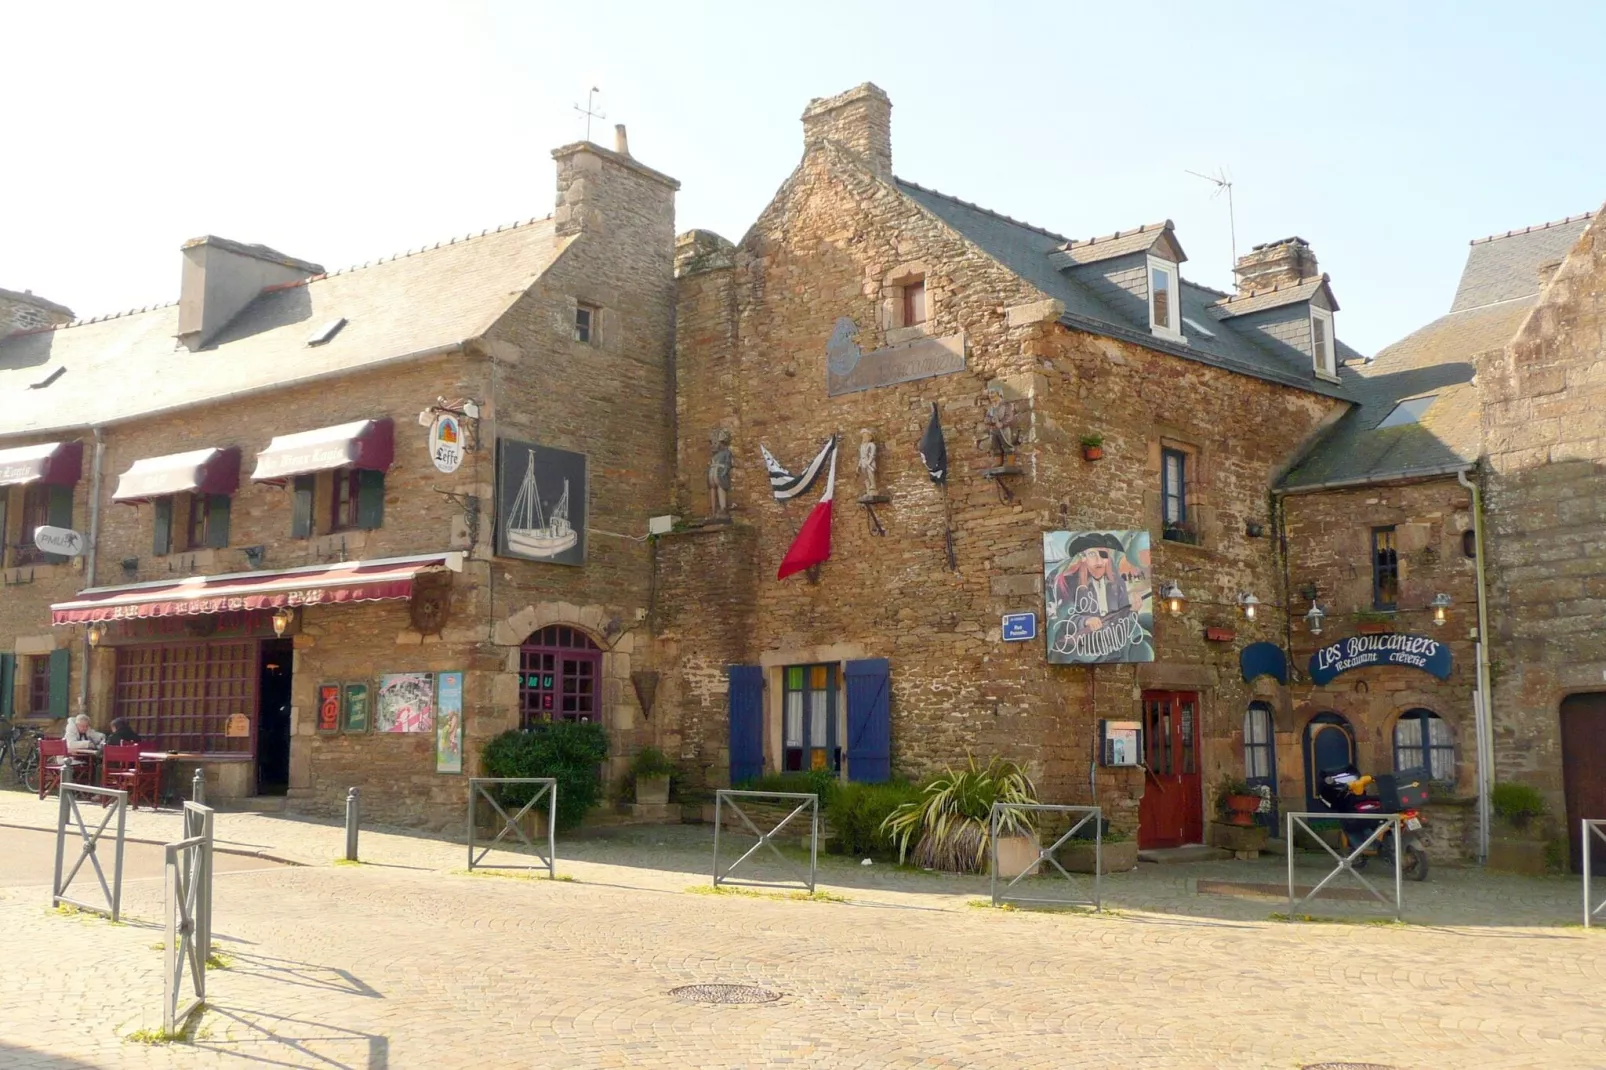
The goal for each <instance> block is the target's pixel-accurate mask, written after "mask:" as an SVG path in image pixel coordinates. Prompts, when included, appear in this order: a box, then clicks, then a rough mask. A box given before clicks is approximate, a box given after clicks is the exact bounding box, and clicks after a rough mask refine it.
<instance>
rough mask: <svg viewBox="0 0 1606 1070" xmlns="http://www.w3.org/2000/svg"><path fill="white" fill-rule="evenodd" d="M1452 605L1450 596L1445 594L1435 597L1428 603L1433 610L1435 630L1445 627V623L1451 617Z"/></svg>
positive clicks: (1441, 593)
mask: <svg viewBox="0 0 1606 1070" xmlns="http://www.w3.org/2000/svg"><path fill="white" fill-rule="evenodd" d="M1452 604H1453V603H1451V601H1450V596H1449V595H1447V594H1444V593H1443V592H1440V593H1439V594H1436V595H1434V596H1433V601H1431V602H1429V603H1428V605H1429V606H1430V607H1432V609H1433V626H1434V627H1435V628H1442V627H1444V622H1445V621H1446V620H1448V619H1449V617H1450V606H1451V605H1452Z"/></svg>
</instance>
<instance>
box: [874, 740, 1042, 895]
mask: <svg viewBox="0 0 1606 1070" xmlns="http://www.w3.org/2000/svg"><path fill="white" fill-rule="evenodd" d="M1036 801H1037V788H1036V786H1035V785H1033V784H1032V782H1031V778H1029V777H1028V776H1027V775H1026V774H1025V773H1024V772H1023V771H1022V770H1021V768H1020V766H1018V765H1016V764H1015V763H1014V762H1007V761H1003V760H1002V759H999V758H994V759H993V760H992V761H990V762H988V763H987V765H986V766H985V767H982V766H978V765H977V764H976V759H975V758H971V759H970V760H969V763H968V765H967V767H966V768H965V769H963V770H961V771H959V772H957V773H956V772H954V771H953V770H952V769H948V770H946V771H945V772H944V773H943V774H942V775H940V776H937V777H934V778H933V779H932V780H931V781H930V782H928V783H927V784H926V785H925V787H924V788H922V789H921V792H920V797H919V798H918V799H915V800H912V801H910V802H906V803H904V804H902V805H901V806H899V807H898V808H897V810H895V811H893V813H892V814H891V816H889V817H888V818H887V819H886V821H885V822H884V827H885V828H886V830H887V832H888V834H889V835H890V836H892V838H893V839H894V841H895V842H896V843H897V845H898V861H900V862H902V861H905V860H907V859H908V858H909V856H910V853H911V852H910V843H911V841H913V844H914V850H913V855H914V861H915V863H916V864H917V865H920V866H925V867H928V868H930V869H941V870H947V871H949V872H953V873H981V872H984V871H985V870H986V868H987V855H988V852H989V850H990V848H991V846H992V828H991V824H990V822H991V814H992V808H993V803H995V802H1000V803H1005V804H1006V809H1005V810H1004V811H1003V812H1002V813H1000V815H999V820H998V831H999V832H1000V833H1001V834H1002V835H1006V836H1017V835H1034V834H1035V833H1036V828H1035V826H1034V825H1033V824H1032V821H1031V819H1030V818H1028V817H1027V816H1026V811H1024V810H1018V809H1015V808H1014V807H1013V806H1010V805H1008V804H1014V803H1034V802H1036Z"/></svg>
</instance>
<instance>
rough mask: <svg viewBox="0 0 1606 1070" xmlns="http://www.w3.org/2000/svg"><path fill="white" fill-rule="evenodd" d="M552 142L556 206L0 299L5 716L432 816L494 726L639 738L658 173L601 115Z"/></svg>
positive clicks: (664, 482) (664, 275)
mask: <svg viewBox="0 0 1606 1070" xmlns="http://www.w3.org/2000/svg"><path fill="white" fill-rule="evenodd" d="M553 156H554V159H555V161H556V167H557V190H558V192H557V207H556V210H555V211H554V213H553V214H552V215H551V216H548V217H546V218H542V219H533V220H530V221H527V222H523V223H517V224H513V225H508V226H502V227H498V228H496V229H494V230H485V231H482V232H480V233H478V234H474V235H470V236H468V237H464V238H458V239H454V240H452V241H443V242H440V243H437V244H436V245H433V246H428V247H425V248H421V249H415V250H411V251H409V252H407V253H405V254H401V255H398V256H393V257H388V258H386V259H383V260H380V261H376V262H373V263H370V264H364V265H361V266H359V267H354V268H349V269H345V270H341V271H325V270H324V269H323V268H322V267H320V266H318V265H316V264H313V263H309V262H307V261H304V260H299V259H296V258H293V257H289V256H286V255H284V254H281V253H278V252H275V251H274V250H272V249H269V248H266V247H264V246H259V245H244V244H241V243H237V242H232V241H228V240H225V239H220V238H215V237H205V238H200V239H196V240H194V241H191V242H188V243H186V244H185V246H184V248H183V263H182V272H181V282H180V289H179V299H178V301H177V302H176V303H175V304H171V305H165V306H161V307H155V308H147V309H140V310H136V311H133V312H128V313H124V314H121V315H115V316H106V317H100V318H96V319H88V320H71V314H70V313H69V312H67V311H66V310H65V309H62V308H60V307H59V306H55V305H52V304H50V303H49V302H44V301H41V300H39V299H37V298H34V297H32V296H31V295H27V294H22V295H19V294H15V293H12V292H10V291H0V314H3V315H4V316H5V320H4V322H3V324H0V335H4V337H3V338H0V397H4V398H5V399H6V405H5V408H4V415H3V416H0V517H3V518H4V520H3V522H0V533H3V535H4V538H3V539H0V543H3V545H4V547H5V550H4V554H5V556H4V559H3V561H0V568H3V577H4V582H5V587H4V593H3V595H0V651H3V653H0V705H3V709H0V712H3V713H7V714H9V713H12V712H15V713H17V714H18V715H19V716H21V717H24V718H32V719H36V720H37V721H39V722H40V723H42V724H46V725H48V726H49V727H50V728H51V730H52V731H54V730H55V729H57V728H59V726H60V719H61V718H62V717H64V716H66V715H67V714H68V713H69V712H74V711H78V710H85V711H87V712H88V713H89V714H90V715H91V717H92V718H93V719H94V720H95V721H96V722H98V723H100V724H101V725H102V726H104V725H105V724H106V723H107V722H108V721H109V720H110V719H111V718H112V717H114V716H124V717H127V718H129V719H130V721H131V722H132V723H133V724H134V725H135V727H136V728H137V729H138V730H139V731H140V732H142V733H144V734H145V735H146V736H147V738H148V739H149V740H150V741H151V742H152V744H153V746H155V747H156V748H158V749H161V750H172V751H177V752H179V753H180V754H181V756H182V759H183V763H182V764H183V768H182V770H176V771H177V772H181V773H182V775H185V776H187V775H188V772H189V769H190V768H192V767H200V768H203V769H204V770H205V772H206V776H207V779H208V781H209V789H210V790H211V791H212V792H213V794H214V796H216V797H225V798H227V797H235V798H238V797H242V796H254V795H258V794H273V793H288V796H289V799H290V804H291V806H292V807H296V808H305V809H329V808H332V807H334V806H335V805H337V803H338V801H339V800H340V799H342V798H343V797H344V795H345V790H346V788H347V787H348V786H351V785H358V786H361V787H362V788H363V790H364V798H365V803H364V805H365V807H366V808H367V809H368V812H371V813H373V814H375V815H376V816H379V817H381V818H384V819H389V820H408V821H415V822H423V823H431V824H448V823H455V822H456V821H458V820H460V815H461V803H462V801H463V799H464V798H465V797H466V788H465V786H464V782H463V777H462V776H461V775H458V774H459V773H460V772H472V771H473V767H474V762H475V760H476V759H477V754H478V750H479V746H480V744H481V743H482V742H483V741H484V739H486V738H487V737H489V736H491V735H494V734H495V733H497V732H499V731H501V730H503V729H506V728H509V727H514V726H517V725H519V724H521V723H527V722H529V721H530V720H534V719H544V718H554V717H556V718H564V719H583V720H599V721H602V722H603V723H605V724H606V725H607V726H608V727H609V729H610V731H611V732H612V733H613V735H614V737H615V740H616V748H615V749H616V751H617V752H619V753H624V752H626V751H628V750H629V749H630V747H631V746H633V745H634V744H635V742H636V740H637V737H638V736H639V735H640V732H641V718H640V710H639V708H638V705H637V699H636V695H635V690H634V689H633V688H632V687H631V686H630V681H631V672H632V666H633V662H632V658H633V657H634V656H637V653H636V652H637V651H638V649H639V648H638V643H639V641H640V639H641V637H642V633H641V631H640V629H641V626H642V622H643V621H644V619H645V618H646V615H647V610H648V606H649V598H650V594H649V592H650V588H651V578H652V563H651V556H650V552H649V550H648V548H647V546H646V545H645V524H644V518H645V517H646V516H647V515H650V514H652V513H656V512H661V511H663V510H662V508H661V505H662V503H663V502H664V501H665V500H666V499H667V496H668V494H667V490H666V488H667V486H668V484H669V482H670V480H671V469H670V464H669V452H668V449H667V445H666V444H667V443H668V442H669V441H670V436H671V431H670V428H671V422H672V419H673V410H672V399H671V366H670V358H671V355H672V344H673V319H674V283H673V278H672V261H673V251H674V194H675V190H676V189H677V188H678V184H677V183H676V182H675V181H674V180H673V179H670V178H668V177H666V176H664V175H662V174H660V173H658V172H656V171H654V170H652V169H651V168H648V167H646V166H644V165H642V164H641V163H639V162H637V161H636V160H635V159H633V158H632V157H631V156H630V155H629V154H628V151H627V150H626V148H625V146H624V140H623V130H622V128H621V130H620V139H619V144H618V148H617V151H609V150H607V149H603V148H600V147H598V146H596V145H593V144H589V143H579V144H574V145H568V146H565V147H563V148H560V149H558V150H556V151H555V152H554V153H553ZM69 321H70V322H69ZM40 526H49V527H52V528H56V529H60V531H61V533H63V534H61V535H58V536H57V537H58V538H63V537H72V538H76V539H77V540H78V542H77V544H76V545H73V546H64V545H58V544H53V543H52V544H49V549H51V550H55V551H60V552H59V553H58V552H47V550H46V549H42V548H41V547H40V546H38V545H36V539H35V529H36V528H38V527H40ZM39 541H41V542H47V543H48V539H44V540H39ZM52 625H55V626H54V627H53V626H52ZM86 666H87V671H86ZM465 754H466V755H467V756H468V757H467V759H466V760H465V759H464V758H463V757H461V756H462V755H465Z"/></svg>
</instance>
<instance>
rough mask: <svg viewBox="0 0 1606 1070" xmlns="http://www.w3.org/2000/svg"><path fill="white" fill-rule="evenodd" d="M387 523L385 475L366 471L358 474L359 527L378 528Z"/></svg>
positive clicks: (366, 528) (365, 528)
mask: <svg viewBox="0 0 1606 1070" xmlns="http://www.w3.org/2000/svg"><path fill="white" fill-rule="evenodd" d="M384 521H385V473H383V472H372V471H368V470H366V469H364V470H363V471H360V472H358V473H357V526H358V527H359V528H363V529H364V530H370V529H373V528H377V527H378V526H379V525H380V524H382V523H384Z"/></svg>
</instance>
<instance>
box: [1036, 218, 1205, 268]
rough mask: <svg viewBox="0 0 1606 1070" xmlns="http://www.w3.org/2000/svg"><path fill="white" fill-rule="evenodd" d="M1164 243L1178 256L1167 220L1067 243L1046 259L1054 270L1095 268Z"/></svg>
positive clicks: (1179, 259) (1173, 232)
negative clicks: (1089, 265) (1050, 261)
mask: <svg viewBox="0 0 1606 1070" xmlns="http://www.w3.org/2000/svg"><path fill="white" fill-rule="evenodd" d="M1165 240H1168V241H1170V242H1171V244H1173V245H1175V246H1176V250H1177V252H1178V253H1179V254H1182V246H1181V245H1180V244H1178V243H1177V236H1176V224H1174V223H1172V222H1171V220H1169V219H1167V220H1166V221H1165V222H1163V223H1145V224H1143V225H1142V226H1141V227H1139V228H1138V229H1136V230H1118V231H1116V232H1115V233H1114V234H1107V235H1105V236H1103V237H1100V238H1083V239H1080V240H1074V241H1068V242H1066V243H1065V246H1064V248H1063V249H1062V250H1061V251H1060V252H1057V253H1055V254H1054V255H1053V256H1052V257H1050V259H1051V260H1053V262H1054V266H1055V267H1079V266H1081V265H1083V264H1096V263H1098V262H1099V261H1100V260H1113V259H1114V258H1115V257H1118V256H1130V255H1132V254H1133V253H1146V252H1148V251H1149V250H1150V249H1152V248H1154V247H1155V246H1156V245H1159V244H1161V242H1162V241H1165ZM1186 259H1187V255H1186V254H1182V255H1179V256H1178V257H1177V262H1178V263H1181V262H1182V261H1184V260H1186Z"/></svg>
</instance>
